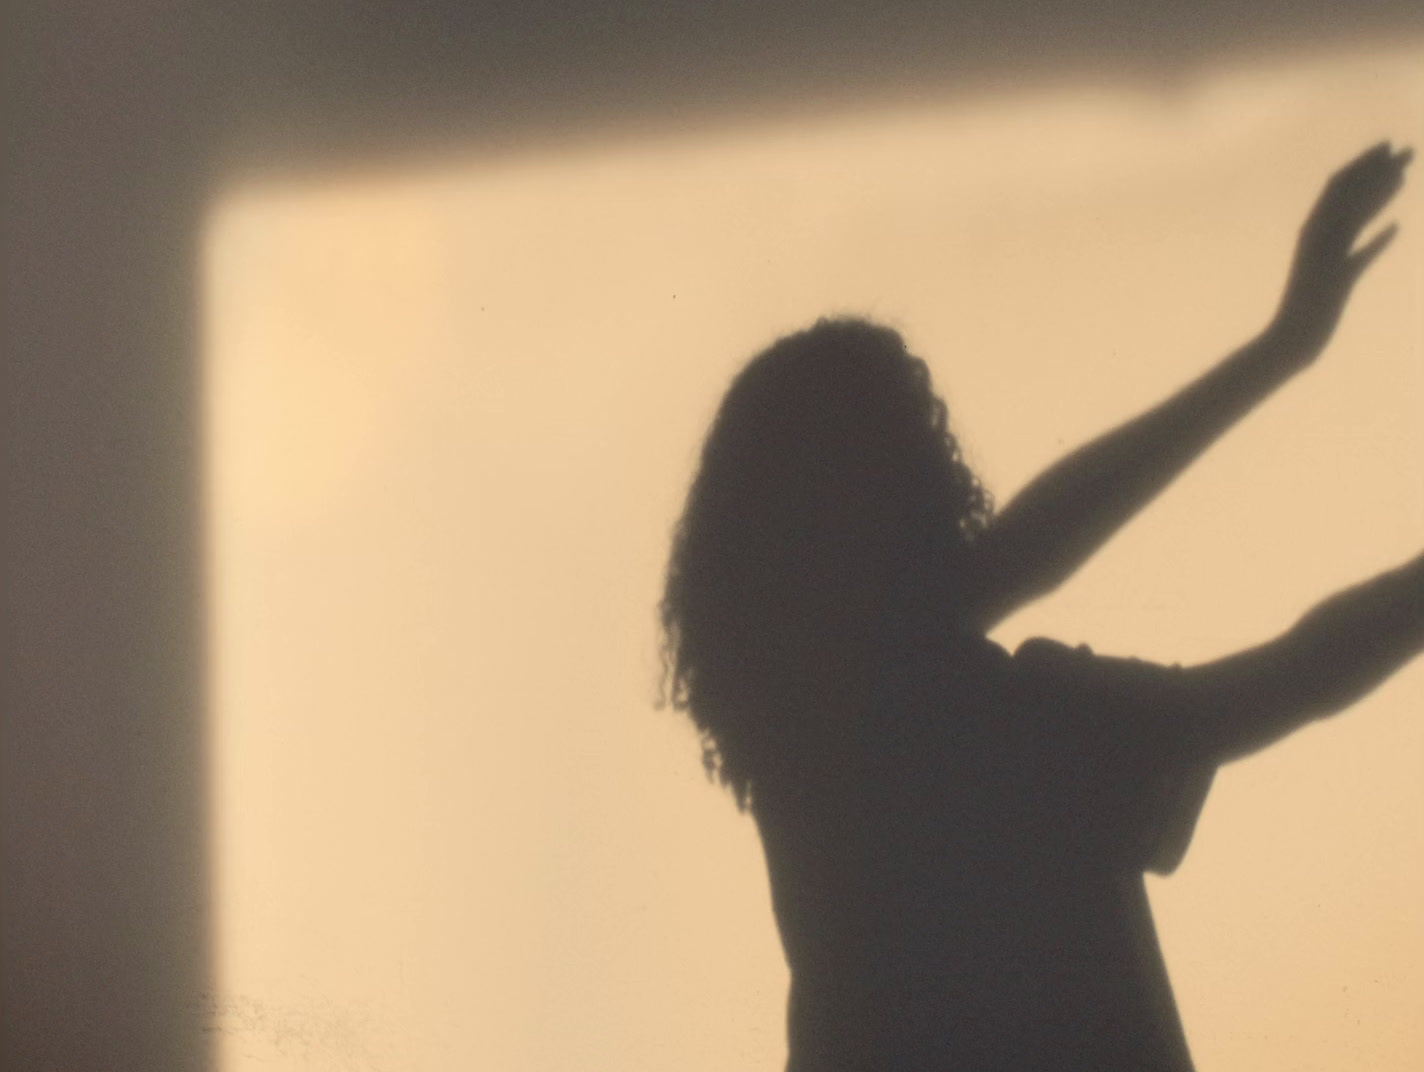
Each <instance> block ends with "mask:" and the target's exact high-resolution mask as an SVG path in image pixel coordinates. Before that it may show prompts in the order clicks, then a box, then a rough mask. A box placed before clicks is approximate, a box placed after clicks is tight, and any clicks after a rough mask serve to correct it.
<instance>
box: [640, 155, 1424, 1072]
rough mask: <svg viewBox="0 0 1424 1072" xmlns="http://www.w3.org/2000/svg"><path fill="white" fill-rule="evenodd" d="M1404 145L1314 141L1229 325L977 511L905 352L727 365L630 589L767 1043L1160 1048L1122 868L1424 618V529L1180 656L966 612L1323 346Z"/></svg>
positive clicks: (894, 1056)
mask: <svg viewBox="0 0 1424 1072" xmlns="http://www.w3.org/2000/svg"><path fill="white" fill-rule="evenodd" d="M1409 155H1410V154H1409V152H1408V151H1401V152H1396V151H1394V150H1392V149H1391V148H1390V146H1389V145H1388V144H1382V145H1379V146H1377V147H1375V148H1373V149H1371V150H1369V151H1368V152H1366V153H1365V154H1363V155H1362V156H1360V157H1359V158H1358V159H1356V160H1355V161H1354V162H1352V163H1351V164H1349V165H1348V166H1346V167H1345V168H1343V169H1342V170H1341V171H1340V172H1339V173H1337V174H1336V175H1335V177H1334V178H1333V179H1332V180H1331V182H1330V183H1329V185H1328V186H1327V187H1326V189H1325V191H1324V193H1323V194H1322V195H1321V197H1320V200H1319V202H1318V203H1317V205H1316V206H1315V209H1314V210H1313V212H1312V214H1311V215H1310V217H1309V219H1308V220H1307V222H1306V224H1305V227H1304V229H1303V231H1302V234H1301V239H1300V243H1299V247H1298V250H1297V253H1296V257H1295V261H1294V265H1293V269H1292V272H1291V275H1290V279H1289V282H1288V285H1287V288H1286V293H1285V297H1284V299H1283V301H1282V303H1281V306H1280V309H1279V311H1278V312H1277V314H1276V316H1275V317H1274V319H1273V320H1272V321H1271V324H1270V326H1269V328H1268V329H1267V330H1266V331H1265V332H1263V333H1262V335H1261V336H1260V337H1259V338H1257V339H1256V340H1255V341H1253V342H1251V343H1250V344H1248V345H1247V346H1245V347H1244V348H1243V349H1241V350H1240V351H1238V352H1237V353H1235V354H1233V355H1232V356H1230V357H1228V358H1227V359H1226V360H1225V361H1223V362H1222V363H1221V364H1220V365H1218V366H1217V367H1216V368H1214V369H1213V370H1211V371H1210V372H1209V373H1207V374H1206V375H1205V376H1203V377H1202V378H1201V379H1199V380H1197V381H1196V382H1194V383H1192V384H1191V385H1190V386H1188V387H1187V388H1185V389H1184V390H1182V391H1181V392H1180V393H1178V394H1177V395H1175V396H1174V397H1172V398H1171V399H1169V400H1168V401H1167V402H1165V403H1163V404H1162V405H1160V406H1159V407H1157V408H1156V409H1153V410H1151V411H1150V412H1148V413H1146V414H1145V415H1143V416H1140V417H1138V418H1137V419H1135V420H1133V421H1131V422H1129V423H1128V424H1126V425H1124V426H1123V427H1121V428H1118V429H1116V430H1115V431H1112V432H1111V433H1109V434H1107V435H1106V436H1104V437H1102V438H1100V439H1098V440H1096V441H1094V442H1092V443H1089V444H1088V445H1087V446H1085V447H1083V448H1081V449H1079V450H1078V451H1076V452H1075V453H1073V454H1071V455H1070V456H1068V457H1067V458H1066V459H1064V460H1063V461H1060V462H1059V463H1057V464H1056V465H1055V466H1053V467H1052V468H1050V469H1049V470H1048V471H1047V472H1046V473H1044V474H1043V475H1041V476H1040V477H1038V478H1037V479H1036V480H1035V481H1033V482H1032V483H1031V484H1030V485H1029V486H1028V488H1027V489H1026V490H1025V491H1023V492H1022V493H1021V494H1020V495H1019V496H1017V497H1016V498H1015V499H1014V500H1013V501H1012V502H1011V503H1010V504H1009V505H1008V507H1007V508H1005V509H1004V510H1003V511H1002V512H1001V513H999V514H998V515H997V516H996V515H994V514H993V512H992V511H991V507H990V502H989V499H988V496H987V495H986V494H985V492H984V490H983V489H982V488H981V487H980V485H979V483H978V482H977V481H976V479H975V477H974V476H973V474H972V473H971V472H970V471H969V469H968V467H967V466H966V465H965V463H964V461H963V459H962V457H961V455H960V453H959V450H958V447H957V445H956V442H955V439H954V437H953V436H952V435H951V433H950V431H949V428H948V424H947V416H946V411H945V407H944V404H943V403H942V402H941V401H940V400H939V399H938V398H937V397H936V396H935V394H934V393H933V390H932V388H931V384H930V376H929V372H928V370H927V368H926V366H925V364H924V363H923V362H922V361H920V360H919V359H917V358H915V357H913V356H911V355H910V354H908V353H907V352H906V350H905V347H904V344H903V343H902V341H901V339H900V337H899V336H898V335H896V334H895V333H894V332H893V331H890V330H888V329H886V328H883V327H879V326H875V325H872V324H869V323H866V322H863V321H859V320H823V321H821V322H819V323H818V324H816V325H815V326H814V327H812V328H811V329H809V330H807V331H804V332H801V333H799V334H795V335H791V336H788V337H786V338H783V339H781V340H780V341H778V342H776V343H775V344H774V345H773V346H771V348H770V349H768V350H767V351H766V352H764V353H763V354H761V355H760V356H758V357H757V358H755V359H754V360H753V361H752V362H751V363H750V364H749V365H748V366H747V367H746V368H745V369H744V370H743V371H742V372H741V373H740V374H739V375H738V377H737V378H736V380H735V381H734V382H733V384H732V386H731V388H730V390H729V391H728V393H727V396H726V398H725V400H724V401H723V403H722V406H721V408H720V410H719V412H718V414H717V417H716V420H715V421H714V423H713V425H712V428H711V431H710V433H709V435H708V437H707V440H706V443H705V445H704V447H703V452H702V458H701V466H700V470H699V472H698V474H697V477H696V479H695V481H694V482H693V485H692V488H691V492H690V494H689V497H688V501H687V505H686V510H685V513H684V515H683V517H682V520H681V522H680V524H679V526H678V529H677V532H676V537H675V542H674V546H673V551H672V557H671V562H670V565H669V568H668V575H667V587H666V592H665V595H664V599H663V603H662V607H661V614H662V623H663V628H664V634H665V648H664V656H665V660H666V670H667V674H668V680H669V683H670V686H671V697H672V701H673V703H674V704H675V705H676V706H678V707H680V708H682V709H685V710H687V711H688V712H689V713H690V714H691V717H692V718H693V720H694V721H695V723H696V725H697V727H698V728H699V730H700V731H701V734H702V739H703V743H704V759H705V760H706V763H707V766H708V770H709V772H711V773H715V775H716V776H717V777H719V778H720V780H721V781H722V782H723V783H724V784H726V785H727V786H728V787H729V788H730V789H731V791H732V792H733V793H734V794H735V796H736V799H737V802H738V804H739V805H740V806H741V807H743V808H750V810H751V811H752V814H753V815H754V816H755V818H756V821H757V824H758V828H759V830H760V833H761V836H762V842H763V845H764V847H765V852H766V859H767V866H768V869H769V871H770V877H771V888H772V897H773V905H774V909H775V914H776V920H777V923H778V926H779V928H780V932H781V938H782V942H783V945H784V948H785V953H786V958H787V961H788V963H789V965H790V968H791V993H790V1001H789V1025H788V1033H789V1046H790V1060H789V1063H788V1069H790V1070H791V1072H819V1070H825V1069H836V1070H860V1069H872V1068H874V1069H917V1070H918V1069H940V1068H956V1069H974V1070H985V1069H1014V1070H1028V1069H1084V1070H1087V1069H1093V1070H1102V1069H1128V1068H1131V1069H1190V1067H1191V1058H1190V1056H1189V1054H1188V1051H1187V1046H1186V1042H1185V1039H1184V1037H1183V1033H1182V1028H1181V1025H1180V1022H1179V1020H1178V1017H1177V1012H1176V1007H1175V1004H1174V1002H1173V999H1172V994H1171V989H1170V987H1169V986H1168V983H1167V975H1166V970H1165V968H1164V965H1163V962H1162V957H1161V954H1160V952H1159V948H1158V945H1157V940H1156V935H1155V932H1154V929H1153V925H1152V918H1151V913H1150V910H1149V907H1148V902H1147V896H1146V891H1145V888H1144V883H1143V872H1144V871H1145V870H1156V871H1160V872H1168V871H1171V870H1172V869H1173V868H1174V867H1175V866H1176V864H1177V862H1178V860H1179V859H1180V858H1181V856H1182V854H1183V852H1184V851H1185V850H1186V846H1187V842H1188V841H1189V839H1190V837H1191V832H1192V827H1193V825H1194V823H1195V821H1196V815H1197V812H1198V810H1199V809H1200V807H1201V805H1202V803H1203V801H1204V799H1205V796H1206V793H1207V789H1208V786H1209V785H1210V782H1211V778H1212V775H1213V772H1214V771H1215V768H1216V767H1217V766H1218V765H1219V764H1221V763H1223V762H1226V761H1228V760H1231V759H1233V758H1236V757H1239V756H1243V755H1246V754H1247V753H1250V752H1252V751H1254V750H1256V749H1258V748H1261V747H1264V746H1265V745H1267V744H1269V743H1271V742H1272V741H1275V740H1276V739H1278V738H1280V737H1282V736H1284V735H1285V734H1287V733H1289V732H1290V731H1291V730H1293V729H1295V728H1297V727H1299V726H1301V725H1303V724H1305V723H1306V722H1309V721H1310V720H1312V719H1315V718H1318V717H1321V716H1324V715H1328V714H1331V713H1333V712H1335V711H1338V710H1340V709H1341V708H1343V707H1345V706H1347V705H1348V704H1349V703H1351V702H1353V701H1354V700H1355V699H1357V698H1359V697H1360V696H1362V695H1364V694H1365V693H1366V692H1368V691H1369V690H1370V689H1372V688H1373V687H1374V686H1375V685H1377V684H1378V683H1379V682H1380V681H1382V680H1383V679H1384V678H1385V677H1387V676H1388V675H1389V674H1391V673H1392V672H1393V671H1394V670H1396V669H1397V668H1398V667H1400V666H1401V665H1403V664H1404V663H1405V662H1407V661H1408V660H1409V659H1410V658H1411V657H1412V656H1413V655H1415V654H1416V653H1418V652H1419V651H1420V649H1421V647H1424V556H1421V557H1419V558H1416V559H1414V560H1413V561H1411V562H1410V563H1408V564H1406V565H1404V566H1403V567H1401V568H1399V569H1396V570H1394V571H1392V572H1389V573H1385V574H1383V575H1381V576H1379V577H1377V578H1375V579H1373V580H1371V581H1368V582H1366V583H1364V584H1362V585H1360V586H1358V587H1356V588H1353V589H1350V590H1348V591H1345V592H1343V593H1341V594H1338V595H1336V596H1334V597H1333V598H1332V599H1330V600H1328V601H1327V602H1325V603H1323V604H1321V605H1320V606H1318V607H1317V608H1315V609H1314V610H1313V611H1311V612H1310V613H1309V614H1307V615H1306V616H1305V617H1304V618H1303V619H1302V620H1301V621H1300V622H1299V623H1298V624H1297V625H1296V626H1295V627H1294V628H1292V629H1290V630H1289V631H1287V632H1286V633H1285V634H1283V635H1282V636H1280V637H1278V638H1277V639H1275V640H1273V641H1271V642H1270V643H1267V644H1264V645H1262V646H1260V647H1257V648H1254V649H1251V650H1248V651H1244V652H1241V653H1239V654H1236V655H1233V656H1230V657H1228V658H1224V659H1221V660H1219V661H1216V662H1212V663H1208V664H1205V665H1201V666H1195V667H1190V668H1178V667H1164V666H1158V665H1153V664H1150V663H1146V662H1140V661H1136V660H1129V659H1115V658H1105V657H1102V656H1098V655H1094V654H1093V653H1092V652H1090V651H1088V650H1087V649H1086V648H1078V649H1076V650H1074V649H1070V648H1067V647H1064V646H1062V645H1060V644H1058V643H1055V642H1053V641H1049V640H1031V641H1028V642H1026V643H1025V644H1023V645H1022V646H1021V647H1020V648H1019V649H1018V651H1017V652H1016V653H1015V654H1013V655H1010V654H1008V653H1007V652H1005V651H1004V650H1003V649H1001V648H999V647H998V646H996V645H995V644H993V643H992V642H991V641H989V640H988V639H987V638H986V636H985V634H986V632H987V631H988V630H989V629H990V628H991V627H992V626H993V625H994V624H995V623H996V622H998V621H1000V620H1001V619H1003V618H1004V617H1005V616H1006V615H1008V614H1009V613H1010V612H1012V611H1013V610H1015V609H1016V608H1018V607H1019V606H1021V605H1022V604H1023V603H1025V602H1026V601H1028V600H1030V599H1033V598H1035V597H1037V596H1040V595H1043V594H1044V593H1046V592H1048V591H1050V590H1052V589H1053V588H1054V587H1056V586H1057V585H1058V584H1060V583H1061V582H1062V581H1063V580H1065V579H1066V578H1067V577H1068V576H1070V575H1071V574H1072V573H1073V571H1074V570H1075V569H1077V567H1078V566H1080V565H1081V564H1082V563H1083V562H1084V561H1085V560H1086V559H1087V558H1088V557H1089V556H1090V555H1091V554H1092V553H1093V552H1094V551H1095V550H1096V549H1097V548H1098V547H1099V546H1101V545H1102V544H1103V543H1104V542H1105V541H1106V540H1107V539H1108V537H1109V536H1110V535H1111V534H1112V533H1113V532H1115V531H1116V530H1117V529H1118V528H1119V527H1120V526H1121V525H1123V524H1124V523H1125V522H1126V521H1127V520H1128V519H1129V518H1131V517H1132V516H1133V514H1134V513H1136V512H1137V511H1138V510H1139V509H1140V508H1141V507H1142V506H1143V505H1144V504H1146V503H1147V502H1148V501H1149V500H1150V499H1151V498H1152V497H1153V496H1154V495H1156V494H1157V493H1158V492H1159V491H1161V490H1162V489H1163V488H1164V487H1165V486H1166V485H1167V484H1168V483H1169V482H1170V481H1171V480H1172V478H1173V477H1175V476H1176V475H1177V474H1178V473H1179V472H1181V471H1182V469H1184V468H1185V467H1186V466H1187V465H1188V464H1189V463H1190V462H1191V461H1192V460H1193V459H1194V458H1196V457H1197V456H1198V455H1199V454H1200V453H1201V452H1202V451H1203V450H1205V449H1206V447H1207V446H1208V445H1209V444H1211V443H1212V442H1213V441H1214V440H1215V439H1216V438H1217V437H1218V436H1220V435H1221V434H1222V433H1223V432H1224V431H1225V430H1226V429H1227V428H1228V427H1230V426H1231V425H1232V424H1233V423H1234V422H1235V421H1236V420H1237V419H1238V418H1240V417H1241V416H1243V415H1244V414H1245V413H1246V412H1247V411H1249V410H1250V409H1251V408H1252V407H1253V406H1254V405H1255V404H1256V403H1258V402H1259V401H1261V400H1262V399H1263V398H1265V397H1266V396H1267V395H1268V394H1269V393H1270V392H1271V391H1272V390H1273V389H1274V388H1276V387H1277V386H1279V385H1280V384H1281V383H1283V382H1284V381H1285V380H1287V379H1288V378H1289V377H1290V376H1291V375H1292V374H1294V373H1295V372H1297V371H1299V370H1300V369H1303V368H1305V367H1306V366H1307V365H1309V364H1310V363H1311V361H1312V360H1313V359H1314V357H1315V356H1316V355H1317V354H1318V353H1319V351H1320V350H1321V349H1322V348H1323V346H1324V345H1325V343H1326V341H1327V340H1328V338H1329V337H1330V334H1331V332H1332V331H1333V329H1334V327H1335V324H1336V322H1337V320H1338V318H1339V316H1340V314H1341V311H1342V309H1343V307H1344V304H1345V301H1346V299H1347V297H1348V295H1349V293H1350V290H1351V288H1352V287H1353V285H1354V283H1355V282H1356V280H1357V279H1358V278H1359V277H1360V275H1361V273H1362V272H1363V271H1364V270H1365V269H1366V267H1367V266H1368V265H1369V264H1370V263H1371V262H1372V261H1373V260H1374V259H1375V257H1377V256H1378V255H1379V253H1380V252H1381V251H1382V250H1383V249H1384V247H1385V246H1386V244H1387V243H1388V242H1389V240H1390V238H1391V237H1392V234H1393V229H1392V228H1391V229H1389V230H1386V231H1384V232H1382V233H1381V234H1380V235H1378V236H1377V237H1376V238H1374V239H1372V240H1370V241H1368V242H1366V243H1365V244H1364V245H1363V246H1361V247H1360V248H1359V249H1354V243H1355V241H1356V239H1357V237H1358V236H1359V234H1360V232H1361V230H1362V229H1363V228H1364V227H1365V225H1366V224H1367V223H1368V222H1369V220H1370V219H1371V218H1373V217H1374V216H1375V214H1376V213H1377V212H1378V211H1379V210H1380V209H1381V207H1382V206H1383V205H1384V204H1385V203H1386V202H1387V201H1388V200H1389V199H1390V197H1391V196H1392V195H1393V194H1394V192H1395V191H1396V190H1397V189H1398V188H1399V186H1400V184H1401V182H1402V180H1403V173H1404V167H1405V164H1406V163H1407V162H1408V159H1409Z"/></svg>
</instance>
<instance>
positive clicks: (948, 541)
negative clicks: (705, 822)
mask: <svg viewBox="0 0 1424 1072" xmlns="http://www.w3.org/2000/svg"><path fill="white" fill-rule="evenodd" d="M991 512H992V504H991V502H990V499H989V496H988V494H987V493H986V492H985V490H984V489H983V487H981V486H980V484H979V482H978V480H977V479H976V478H975V476H974V474H973V473H972V472H971V471H970V469H969V467H968V466H967V465H966V464H965V463H964V460H963V458H962V457H961V455H960V451H959V446H958V443H957V442H956V440H955V438H954V436H953V435H952V434H951V432H950V430H949V421H948V414H947V411H946V409H945V405H944V403H943V402H942V401H941V400H940V399H939V398H938V397H937V396H936V395H935V393H934V390H933V387H932V386H931V383H930V374H929V369H928V367H927V366H926V365H925V363H924V362H923V361H921V360H920V359H919V358H917V357H914V356H913V355H911V354H910V353H909V352H907V350H906V348H905V343H904V341H903V340H902V339H901V338H900V336H899V335H898V334H897V333H896V332H894V331H892V330H890V329H889V328H886V327H882V326H879V325H876V324H872V323H868V322H866V321H864V320H858V319H836V320H821V321H819V322H818V323H817V324H816V325H815V326H814V327H812V328H810V329H808V330H806V331H802V332H798V333H796V334H793V335H788V336H786V337H785V338H783V339H780V340H778V341H777V342H776V343H774V344H773V345H772V346H771V347H770V348H769V349H767V350H766V351H765V352H763V353H762V354H760V355H759V356H757V357H756V358H754V359H753V360H752V361H751V362H750V363H749V364H748V365H747V366H746V367H745V368H744V369H743V370H742V372H741V373H740V374H739V375H738V376H737V378H736V379H735V380H734V381H733V383H732V386H731V388H730V389H729V390H728V392H727V395H726V398H725V399H724V400H723V402H722V405H721V408H720V409H719V411H718V413H717V416H716V418H715V420H714V421H713V424H712V428H711V430H710V432H709V433H708V436H707V440H706V442H705V443H704V445H703V448H702V458H701V465H700V468H699V470H698V473H697V476H696V478H695V479H694V481H693V483H692V488H691V491H690V492H689V493H688V497H687V505H686V508H685V510H684V512H683V515H682V519H681V521H680V522H679V523H678V526H677V529H676V533H675V536H674V540H673V547H672V555H671V558H670V561H669V563H668V570H667V583H666V588H665V590H664V595H663V600H662V604H661V620H662V628H663V668H664V689H665V690H666V693H665V694H666V695H667V697H668V698H669V699H670V700H671V702H672V704H673V706H674V707H676V708H679V709H682V710H686V711H688V712H689V713H690V715H691V716H692V719H693V721H694V723H695V724H696V726H697V728H698V730H699V732H700V734H701V737H702V742H703V757H704V760H705V762H706V764H707V769H708V772H709V774H715V776H716V777H718V778H719V779H720V780H721V781H722V782H723V783H724V784H725V785H727V786H728V787H729V788H730V789H731V790H732V792H733V794H734V795H735V797H736V799H737V803H738V805H739V806H741V807H746V806H747V804H748V802H749V801H750V799H751V797H752V794H753V792H754V790H755V787H756V785H757V784H758V782H759V781H761V782H763V783H764V782H765V780H766V779H769V778H771V779H774V778H775V777H776V776H777V771H778V770H781V769H785V768H786V766H787V765H788V764H795V763H804V762H815V756H816V754H817V752H818V751H819V749H818V744H820V743H821V741H822V739H823V738H825V737H826V735H827V734H828V733H829V732H830V723H831V721H832V720H834V719H836V718H840V719H845V718H852V719H853V718H854V717H855V712H856V711H857V710H860V709H861V708H862V707H863V706H864V705H863V702H862V701H863V698H864V696H865V689H866V687H867V686H868V685H869V683H870V682H872V681H873V679H874V677H875V675H876V673H877V672H879V671H880V670H882V669H883V668H884V667H885V665H886V663H887V661H888V662H890V663H893V662H894V660H895V659H896V657H897V655H902V654H903V651H902V647H903V645H904V644H906V643H913V642H914V639H915V637H916V635H917V631H918V630H922V629H924V628H934V627H936V625H937V626H938V627H940V628H943V627H944V626H945V625H946V624H948V625H949V626H951V627H952V626H953V624H954V618H955V611H954V608H955V607H956V606H957V605H959V604H958V602H957V600H956V596H957V595H958V594H959V593H961V592H962V591H963V589H964V580H965V578H964V575H963V574H964V570H965V566H966V563H967V556H966V555H965V554H964V552H965V549H966V547H967V546H968V545H969V543H970V542H972V541H973V539H974V537H975V536H976V535H977V534H978V533H980V532H981V531H982V530H983V529H984V528H985V526H986V525H987V524H988V522H989V519H990V516H991Z"/></svg>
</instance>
